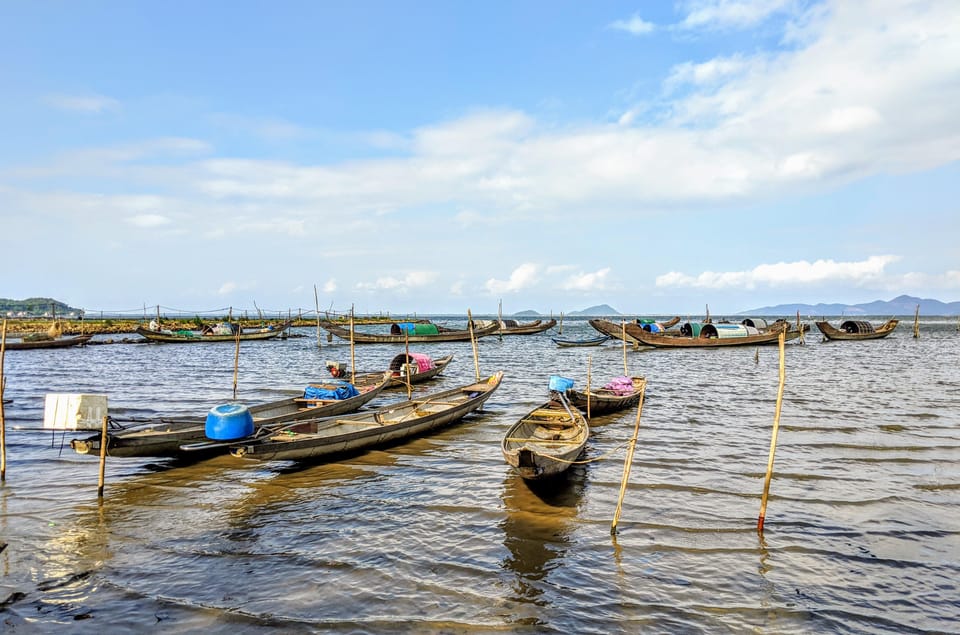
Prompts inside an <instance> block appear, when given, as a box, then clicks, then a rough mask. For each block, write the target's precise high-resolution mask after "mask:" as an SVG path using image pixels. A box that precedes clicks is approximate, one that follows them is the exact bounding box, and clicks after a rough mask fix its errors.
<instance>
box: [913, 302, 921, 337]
mask: <svg viewBox="0 0 960 635" xmlns="http://www.w3.org/2000/svg"><path fill="white" fill-rule="evenodd" d="M913 337H914V338H918V337H920V305H919V304H918V305H917V311H916V313H914V314H913Z"/></svg>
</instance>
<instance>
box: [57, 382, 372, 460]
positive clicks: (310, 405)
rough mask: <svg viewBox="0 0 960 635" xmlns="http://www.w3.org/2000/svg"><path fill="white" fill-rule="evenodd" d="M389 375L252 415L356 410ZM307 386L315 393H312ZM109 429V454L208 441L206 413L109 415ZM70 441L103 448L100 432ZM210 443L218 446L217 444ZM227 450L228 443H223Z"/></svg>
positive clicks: (154, 452)
mask: <svg viewBox="0 0 960 635" xmlns="http://www.w3.org/2000/svg"><path fill="white" fill-rule="evenodd" d="M390 379H391V376H390V373H389V372H381V373H372V374H371V375H368V376H362V377H358V378H356V383H355V384H348V385H350V386H353V387H354V388H355V390H354V391H347V392H346V394H347V395H349V394H350V393H351V392H353V393H356V394H354V395H353V396H346V397H341V398H334V396H336V395H334V396H330V397H320V396H313V395H314V394H315V393H314V392H310V391H307V390H305V391H304V394H303V396H301V397H288V398H285V399H280V400H278V401H271V402H267V403H263V404H258V405H254V406H250V407H249V411H250V414H251V415H252V416H253V421H254V425H256V426H258V427H271V426H276V425H285V424H286V423H288V422H290V421H296V420H298V419H307V418H312V417H325V416H332V415H340V414H346V413H350V412H354V411H356V410H358V409H359V408H361V407H363V406H364V405H365V404H367V403H369V402H370V401H373V399H374V398H375V397H376V396H377V395H379V394H380V392H381V391H382V390H383V389H384V388H385V387H386V386H387V384H388V383H389V381H390ZM344 384H347V382H342V381H341V382H334V383H331V382H318V383H316V384H311V387H313V388H321V389H327V390H330V391H331V392H334V393H335V392H336V391H337V390H339V389H340V388H342V387H344ZM308 392H309V394H310V395H311V396H308ZM109 423H110V429H109V430H108V431H107V454H109V455H110V456H125V457H131V456H180V455H183V454H186V453H185V452H183V451H182V450H181V449H180V446H182V445H188V444H195V443H203V442H206V441H208V439H207V436H206V417H205V416H204V417H187V418H182V419H177V418H166V417H156V418H152V419H123V418H113V417H111V418H110V420H109ZM70 447H71V448H73V449H74V450H75V451H76V452H77V453H78V454H99V453H100V434H99V433H97V434H94V435H90V436H88V437H86V438H83V439H73V440H72V441H70ZM207 449H212V450H216V448H214V447H213V446H211V447H210V448H207ZM219 452H220V453H224V452H226V446H222V447H221V448H220V449H219Z"/></svg>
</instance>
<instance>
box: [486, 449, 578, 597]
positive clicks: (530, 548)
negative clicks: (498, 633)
mask: <svg viewBox="0 0 960 635" xmlns="http://www.w3.org/2000/svg"><path fill="white" fill-rule="evenodd" d="M585 487H586V469H585V467H584V466H582V465H575V466H573V467H571V468H570V469H569V470H567V471H566V472H565V473H564V475H562V476H561V477H559V478H557V479H555V480H553V481H549V482H541V483H534V482H527V481H525V480H523V479H522V478H520V477H519V476H517V475H516V474H515V473H513V472H512V471H510V472H508V473H507V475H506V477H505V478H504V481H503V491H502V494H501V500H502V501H503V508H504V511H505V512H506V515H505V516H504V519H503V522H502V523H501V524H500V528H501V529H502V530H503V534H504V536H503V544H504V546H505V547H506V548H507V550H508V551H509V552H510V555H508V556H507V557H506V558H505V559H504V560H503V561H502V562H501V564H500V566H501V567H502V568H503V569H505V570H509V571H511V572H513V574H514V575H515V579H514V583H513V585H512V587H511V588H512V590H513V593H514V596H513V597H512V598H511V599H512V600H514V601H517V602H522V603H530V604H534V605H536V606H546V605H547V604H549V601H547V600H546V599H545V598H544V597H543V595H544V592H545V591H546V590H548V589H550V588H551V585H550V583H549V577H550V573H551V571H553V570H554V569H556V568H557V567H558V566H560V564H561V561H562V559H563V557H564V554H566V552H567V550H568V549H569V547H570V543H571V535H572V534H573V532H574V530H575V525H576V523H575V520H576V518H577V511H578V508H579V505H580V502H581V498H582V497H583V492H584V489H585Z"/></svg>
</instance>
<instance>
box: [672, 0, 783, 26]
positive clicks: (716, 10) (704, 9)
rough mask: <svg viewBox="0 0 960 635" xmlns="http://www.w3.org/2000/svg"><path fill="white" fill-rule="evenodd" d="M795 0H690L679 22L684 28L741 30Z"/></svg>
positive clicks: (781, 9)
mask: <svg viewBox="0 0 960 635" xmlns="http://www.w3.org/2000/svg"><path fill="white" fill-rule="evenodd" d="M794 4H796V2H795V0H690V1H689V2H687V3H685V6H686V8H687V15H686V17H685V18H684V19H683V22H682V23H681V24H680V26H681V28H685V29H727V28H734V29H743V28H747V27H751V26H754V25H756V24H759V23H760V22H763V21H764V20H766V19H767V18H768V17H770V16H771V15H773V14H774V13H777V12H780V11H783V10H785V9H788V8H790V7H791V6H792V5H794Z"/></svg>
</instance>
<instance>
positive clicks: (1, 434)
mask: <svg viewBox="0 0 960 635" xmlns="http://www.w3.org/2000/svg"><path fill="white" fill-rule="evenodd" d="M6 355H7V320H6V318H4V320H3V333H2V334H0V481H6V480H7V422H6V419H5V418H4V417H5V415H4V412H3V393H4V391H5V389H6V387H7V376H6V375H5V374H4V363H5V362H6Z"/></svg>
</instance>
